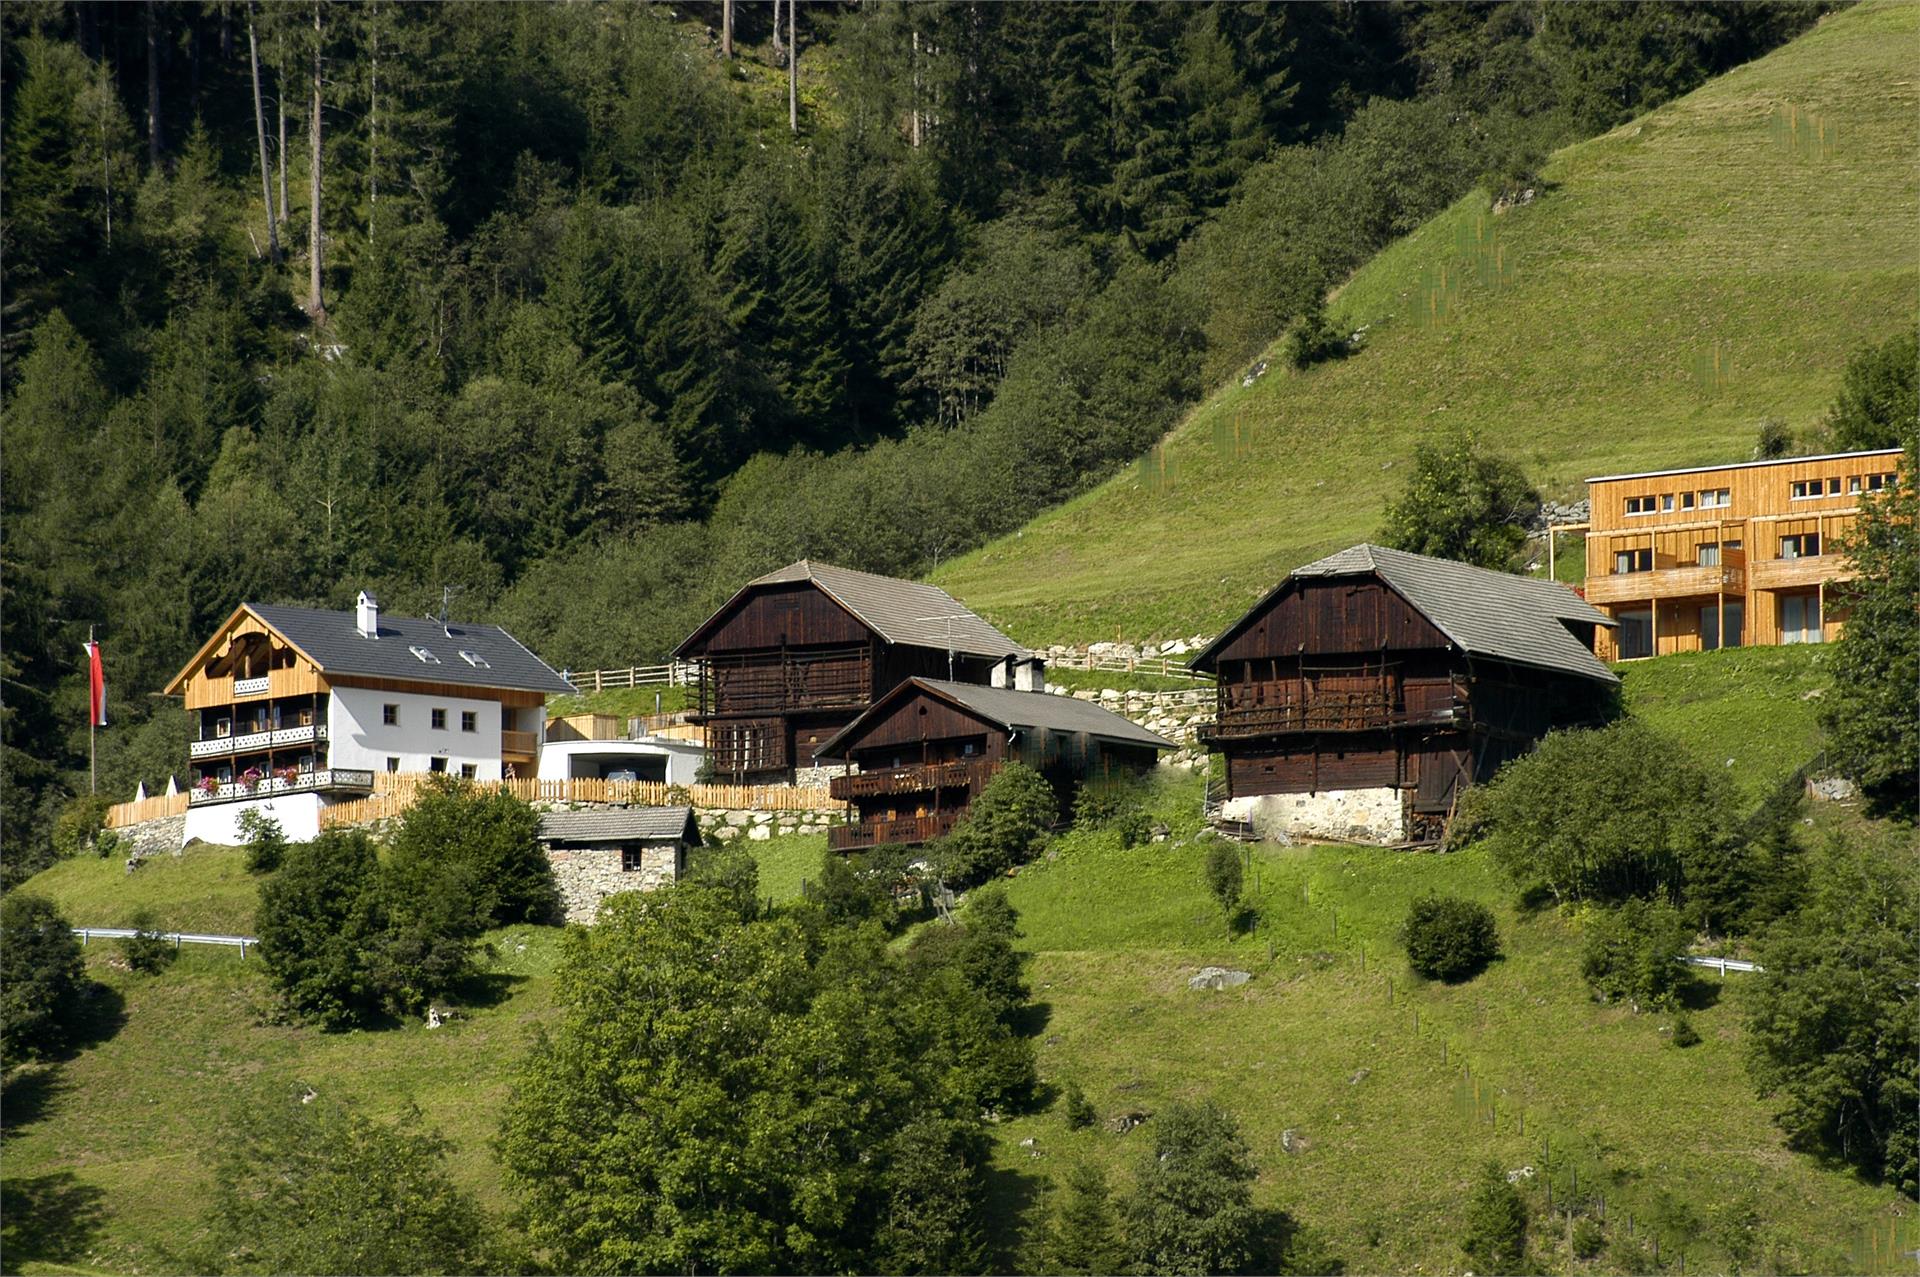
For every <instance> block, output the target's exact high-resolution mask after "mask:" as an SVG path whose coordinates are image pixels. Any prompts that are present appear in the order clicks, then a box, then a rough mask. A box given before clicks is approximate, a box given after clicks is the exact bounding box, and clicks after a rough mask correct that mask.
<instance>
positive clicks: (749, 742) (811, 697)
mask: <svg viewBox="0 0 1920 1277" xmlns="http://www.w3.org/2000/svg"><path fill="white" fill-rule="evenodd" d="M674 656H675V657H677V658H680V659H683V660H694V661H698V662H699V663H700V689H699V696H700V703H699V710H698V713H697V714H696V715H695V716H694V721H695V722H697V723H700V724H702V725H703V726H704V727H705V729H706V735H707V748H708V751H709V755H710V758H711V761H712V767H713V771H714V773H715V774H716V775H717V776H719V777H721V778H724V779H725V780H727V781H730V782H739V781H743V780H748V779H752V780H757V781H770V780H776V779H780V778H786V779H792V778H793V777H794V774H795V772H796V770H798V769H807V768H812V767H814V766H816V765H817V764H816V761H815V758H816V755H818V756H819V758H820V759H822V760H828V759H831V758H833V755H831V754H823V753H820V747H821V746H822V745H824V744H825V743H826V742H827V740H828V739H829V738H830V737H832V736H834V735H835V734H836V733H837V732H839V731H840V729H841V728H843V727H845V726H846V725H847V724H849V723H851V722H852V721H853V720H854V719H855V718H857V717H859V716H860V714H862V713H863V712H865V711H866V709H867V707H868V706H870V705H872V704H873V703H874V701H875V700H877V699H878V698H879V697H881V696H882V695H884V694H885V693H886V692H888V691H889V690H891V689H892V688H894V687H896V686H898V685H899V684H900V683H902V682H903V681H905V680H906V679H909V678H913V677H916V676H920V677H926V678H939V679H952V680H953V681H955V682H960V683H982V684H985V683H988V682H991V681H995V680H1002V681H1004V680H1007V679H1013V680H1015V681H1023V682H1027V683H1029V684H1030V683H1031V682H1032V681H1033V680H1036V679H1038V678H1039V677H1040V674H1039V669H1040V666H1039V664H1038V662H1037V661H1036V660H1035V658H1034V656H1033V654H1032V653H1030V652H1028V651H1027V650H1026V649H1025V648H1022V647H1021V646H1020V645H1019V644H1018V643H1015V642H1014V641H1013V640H1012V639H1010V638H1008V637H1007V636H1006V635H1004V634H1002V633H1001V632H1000V631H999V630H996V629H994V628H993V627H992V626H991V625H988V624H987V623H986V622H985V621H983V620H981V619H980V618H979V617H978V616H975V615H974V614H973V613H972V612H969V611H968V610H967V609H966V608H964V607H962V606H961V605H960V603H959V602H958V601H957V600H956V599H955V598H954V597H953V596H952V595H950V594H948V593H947V592H946V591H945V590H942V589H940V588H938V587H936V586H932V585H924V584H921V583H920V582H917V581H902V580H899V579H897V578H894V577H889V576H876V575H874V574H873V573H870V572H855V571H852V570H851V569H848V568H837V567H833V566H831V565H830V564H825V563H813V562H809V561H807V560H805V559H803V560H801V561H800V562H798V563H792V564H789V565H787V566H786V567H784V568H781V569H780V570H779V571H777V572H770V573H768V574H767V575H766V576H763V577H759V578H757V579H755V580H753V581H750V582H748V583H747V584H746V586H744V587H743V588H742V589H741V590H740V592H739V593H737V594H735V595H734V596H733V597H732V598H731V599H728V600H727V602H726V604H725V605H724V606H722V607H721V608H720V610H719V611H717V612H715V613H714V614H713V615H712V616H710V617H708V618H707V619H706V620H705V621H704V622H702V623H701V625H700V627H699V628H698V629H696V630H695V631H694V632H693V633H692V634H691V635H689V636H688V637H687V638H686V640H685V641H684V642H682V643H681V644H680V646H679V647H678V648H676V649H674Z"/></svg>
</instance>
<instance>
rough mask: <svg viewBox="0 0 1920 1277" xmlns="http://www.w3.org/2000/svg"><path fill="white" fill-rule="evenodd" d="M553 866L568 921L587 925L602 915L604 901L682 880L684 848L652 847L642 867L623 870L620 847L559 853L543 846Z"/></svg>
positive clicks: (562, 851)
mask: <svg viewBox="0 0 1920 1277" xmlns="http://www.w3.org/2000/svg"><path fill="white" fill-rule="evenodd" d="M542 846H543V847H545V850H546V853H547V863H548V864H549V865H551V866H552V867H553V884H554V886H556V887H558V888H559V889H560V906H561V909H562V910H563V911H564V912H565V913H566V917H567V921H568V922H578V923H582V924H584V925H587V926H591V925H593V920H594V919H595V918H596V917H598V916H599V913H600V902H601V901H603V900H605V899H606V898H607V897H608V896H612V895H618V894H619V893H620V892H623V891H652V890H654V889H655V888H656V887H664V886H667V885H669V884H670V883H673V882H675V881H676V880H678V878H679V876H680V858H681V857H680V849H679V848H678V847H671V846H668V847H648V848H647V849H646V850H645V852H643V853H642V855H641V861H640V868H638V869H635V870H625V869H622V868H621V867H620V866H621V863H622V853H621V851H620V849H619V848H618V847H569V848H562V849H559V850H556V849H554V848H553V847H552V846H550V845H547V844H542Z"/></svg>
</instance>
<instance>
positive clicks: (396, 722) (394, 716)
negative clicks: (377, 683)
mask: <svg viewBox="0 0 1920 1277" xmlns="http://www.w3.org/2000/svg"><path fill="white" fill-rule="evenodd" d="M380 721H381V722H382V723H384V724H385V725H386V726H388V727H398V726H400V707H399V706H398V705H382V706H381V707H380Z"/></svg>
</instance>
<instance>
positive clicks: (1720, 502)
mask: <svg viewBox="0 0 1920 1277" xmlns="http://www.w3.org/2000/svg"><path fill="white" fill-rule="evenodd" d="M1732 504H1733V489H1731V488H1711V489H1707V490H1704V491H1702V492H1701V493H1700V508H1701V509H1702V510H1724V509H1725V508H1726V507H1728V506H1730V505H1732Z"/></svg>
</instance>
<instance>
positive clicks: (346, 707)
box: [327, 687, 535, 780]
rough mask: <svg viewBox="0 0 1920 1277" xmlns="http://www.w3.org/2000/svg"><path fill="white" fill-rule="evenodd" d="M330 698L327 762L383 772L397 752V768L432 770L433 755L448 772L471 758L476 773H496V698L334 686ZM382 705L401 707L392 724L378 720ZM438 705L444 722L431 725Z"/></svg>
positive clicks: (495, 776) (494, 776)
mask: <svg viewBox="0 0 1920 1277" xmlns="http://www.w3.org/2000/svg"><path fill="white" fill-rule="evenodd" d="M330 702H331V703H330V705H329V707H328V711H327V714H328V718H327V734H328V740H329V744H328V754H327V757H328V765H329V766H332V767H342V768H357V769H365V770H367V771H375V772H383V771H385V770H386V769H387V760H388V759H389V758H398V759H399V760H400V768H399V770H401V771H403V772H424V771H431V770H432V761H431V760H433V759H435V758H444V759H446V760H447V764H446V766H447V771H448V773H449V774H451V775H455V776H458V775H459V774H460V768H461V766H462V765H463V764H466V763H471V764H473V765H474V768H475V771H474V776H475V779H477V780H499V779H500V727H501V722H500V711H501V706H500V703H499V702H498V701H487V700H470V699H466V698H463V697H458V696H437V695H436V696H423V695H421V694H420V693H418V692H381V691H373V690H371V689H368V688H364V687H336V688H334V689H333V691H332V693H331V694H330ZM385 705H397V706H399V707H400V715H399V717H400V721H399V723H397V724H396V725H394V726H392V727H389V726H387V725H386V724H385V723H384V722H382V721H381V719H382V713H381V707H382V706H385ZM436 709H443V710H445V711H446V712H447V725H446V727H445V728H444V729H442V730H439V731H435V730H434V728H433V711H434V710H436ZM468 711H470V712H472V713H474V714H477V715H478V716H479V717H478V719H477V721H476V723H475V728H474V730H473V731H471V732H463V731H461V730H460V715H461V713H462V712H468ZM528 717H529V718H532V717H535V716H534V715H529V716H528Z"/></svg>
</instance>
